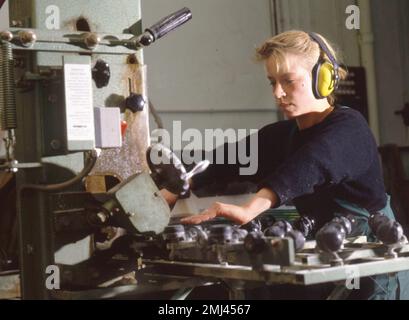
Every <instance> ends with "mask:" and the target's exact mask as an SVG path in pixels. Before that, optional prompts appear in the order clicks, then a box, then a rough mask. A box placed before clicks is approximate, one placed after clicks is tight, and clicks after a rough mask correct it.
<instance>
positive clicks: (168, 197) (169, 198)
mask: <svg viewBox="0 0 409 320" xmlns="http://www.w3.org/2000/svg"><path fill="white" fill-rule="evenodd" d="M160 194H161V195H162V197H163V199H165V201H166V202H167V203H168V205H169V206H173V205H174V204H175V203H176V201H177V200H178V198H179V195H177V194H175V193H172V192H170V191H169V190H167V189H161V190H160Z"/></svg>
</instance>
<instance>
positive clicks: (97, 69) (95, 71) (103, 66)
mask: <svg viewBox="0 0 409 320" xmlns="http://www.w3.org/2000/svg"><path fill="white" fill-rule="evenodd" d="M110 78H111V70H110V68H109V64H108V63H107V62H105V61H104V60H101V59H99V60H97V62H96V63H95V66H94V67H93V68H92V79H94V81H95V85H96V86H97V88H102V87H106V86H107V85H108V83H109V79H110Z"/></svg>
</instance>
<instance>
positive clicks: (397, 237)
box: [161, 213, 407, 252]
mask: <svg viewBox="0 0 409 320" xmlns="http://www.w3.org/2000/svg"><path fill="white" fill-rule="evenodd" d="M368 224H369V227H370V229H371V231H372V233H373V234H374V236H375V237H376V238H377V240H378V241H380V242H382V243H383V244H385V245H394V244H399V243H406V242H407V239H406V237H405V235H404V234H403V229H402V226H401V225H400V224H399V223H398V222H397V221H394V220H391V219H389V218H388V217H386V216H385V215H383V214H382V213H376V214H373V215H371V216H370V218H369V221H368ZM355 225H356V221H355V220H354V219H353V218H352V217H350V216H348V217H344V216H338V217H335V218H334V219H332V220H331V221H330V222H328V223H327V224H325V225H324V226H323V227H322V228H321V229H319V230H318V231H317V232H316V234H315V240H316V245H317V249H318V250H321V251H324V252H337V251H339V250H341V249H343V244H344V241H345V239H346V238H347V237H348V236H350V235H352V234H353V233H354V232H355V230H354V228H355ZM314 227H315V221H314V220H313V219H311V218H309V217H301V218H299V219H297V220H295V221H294V222H293V223H292V225H291V224H290V223H289V222H288V221H286V220H279V221H274V220H270V221H269V222H268V221H267V222H266V221H263V223H261V222H260V221H259V220H254V221H252V222H250V223H248V224H246V225H244V226H241V227H240V226H235V225H230V224H213V225H207V226H206V225H204V226H200V225H197V226H188V225H181V224H174V225H169V226H167V227H166V228H165V230H164V232H163V233H162V234H161V237H162V239H163V240H164V241H165V242H170V243H177V242H186V241H189V242H191V241H197V242H198V244H199V245H205V244H209V245H211V244H234V243H239V242H241V241H243V242H244V246H245V248H246V249H247V250H248V251H252V252H254V251H258V250H259V249H258V246H259V245H260V246H262V243H263V242H264V241H262V240H263V239H264V238H265V237H278V238H284V237H288V238H292V239H293V243H294V249H295V250H296V251H299V250H302V249H303V247H304V244H305V241H306V238H307V237H308V236H311V234H312V233H313V232H314ZM259 240H260V241H259ZM260 249H261V248H260Z"/></svg>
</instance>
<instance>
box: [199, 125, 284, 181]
mask: <svg viewBox="0 0 409 320" xmlns="http://www.w3.org/2000/svg"><path fill="white" fill-rule="evenodd" d="M288 127H289V123H288V121H281V122H276V123H273V124H270V125H267V126H265V127H263V128H262V129H260V130H259V131H258V132H256V133H253V134H251V135H248V136H246V137H245V138H244V139H242V140H240V141H238V142H236V143H225V144H223V145H221V146H219V147H218V148H216V149H214V150H211V151H209V152H204V151H203V158H204V159H207V160H209V161H210V163H211V164H210V165H209V167H208V168H207V169H206V171H204V172H203V173H201V174H198V175H196V176H194V177H193V189H198V188H201V187H204V186H209V185H227V184H229V183H233V182H239V183H240V182H252V183H256V184H258V183H259V182H260V181H261V179H262V178H261V177H262V176H265V172H263V167H264V166H263V165H262V164H261V162H262V161H265V160H266V159H267V158H269V166H270V168H269V170H270V172H271V169H272V168H274V167H276V166H277V165H278V164H279V163H280V159H279V158H280V157H281V155H282V152H280V149H282V146H281V145H282V139H281V137H282V136H283V135H286V133H285V132H286V131H288ZM266 150H268V155H267V156H266ZM272 150H274V152H271V151H272ZM229 153H230V157H231V159H229ZM221 155H222V156H221ZM232 155H233V156H232ZM260 167H261V168H260ZM260 169H261V170H260Z"/></svg>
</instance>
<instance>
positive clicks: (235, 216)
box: [180, 188, 278, 225]
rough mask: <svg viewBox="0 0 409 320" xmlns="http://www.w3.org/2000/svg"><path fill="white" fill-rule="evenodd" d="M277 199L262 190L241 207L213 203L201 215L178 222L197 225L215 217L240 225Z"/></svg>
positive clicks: (267, 190)
mask: <svg viewBox="0 0 409 320" xmlns="http://www.w3.org/2000/svg"><path fill="white" fill-rule="evenodd" d="M277 199H278V198H277V195H276V194H275V192H274V191H272V190H269V189H266V188H263V189H260V190H259V191H258V192H257V194H255V195H254V196H253V198H251V199H250V201H248V202H247V203H245V204H244V205H242V206H236V205H234V204H227V203H221V202H215V203H214V204H213V205H212V206H210V208H208V209H207V210H205V211H203V212H202V213H200V214H198V215H196V216H191V217H187V218H184V219H181V221H180V222H182V223H189V224H198V223H201V222H203V221H207V220H210V219H214V218H216V217H224V218H227V219H229V220H232V221H234V222H236V223H238V224H240V225H242V224H246V223H247V222H250V221H251V220H253V219H254V218H255V217H257V216H258V215H259V214H260V213H262V212H264V211H265V210H267V209H269V208H270V207H271V206H274V205H275V204H276V203H277V201H278V200H277Z"/></svg>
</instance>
